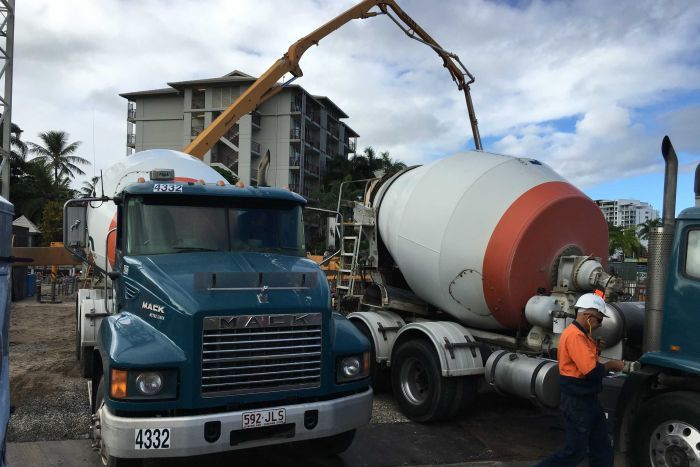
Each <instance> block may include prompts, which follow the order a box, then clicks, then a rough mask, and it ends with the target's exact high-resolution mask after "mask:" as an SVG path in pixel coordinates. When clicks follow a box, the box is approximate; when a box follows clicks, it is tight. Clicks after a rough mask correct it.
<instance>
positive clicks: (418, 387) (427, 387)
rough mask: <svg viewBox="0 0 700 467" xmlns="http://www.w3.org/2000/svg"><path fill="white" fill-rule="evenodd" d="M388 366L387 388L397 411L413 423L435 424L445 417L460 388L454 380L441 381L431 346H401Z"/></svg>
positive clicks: (421, 342)
mask: <svg viewBox="0 0 700 467" xmlns="http://www.w3.org/2000/svg"><path fill="white" fill-rule="evenodd" d="M393 360H394V361H393V362H392V364H391V385H392V389H393V391H394V397H395V398H396V399H397V402H398V403H399V407H400V409H401V412H402V413H403V414H404V415H406V417H408V418H410V419H411V420H413V421H416V422H435V421H439V420H443V419H445V418H447V417H449V416H450V415H451V414H452V413H454V412H455V411H456V410H455V409H456V407H458V406H459V405H461V404H457V403H456V395H457V392H458V389H459V387H458V386H460V385H459V382H458V381H457V379H456V378H445V377H443V376H442V372H441V371H440V360H439V358H438V356H437V354H436V353H435V349H434V348H433V346H432V344H431V343H430V342H428V341H426V340H422V339H413V340H409V341H406V342H404V343H402V344H401V345H400V346H399V347H398V349H396V352H395V353H394V357H393Z"/></svg>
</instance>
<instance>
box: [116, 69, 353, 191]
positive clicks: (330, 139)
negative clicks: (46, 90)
mask: <svg viewBox="0 0 700 467" xmlns="http://www.w3.org/2000/svg"><path fill="white" fill-rule="evenodd" d="M255 79H256V78H255V77H253V76H250V75H248V74H245V73H243V72H240V71H237V70H236V71H233V72H231V73H229V74H227V75H225V76H223V77H220V78H210V79H200V80H193V81H182V82H177V83H168V86H169V87H168V88H165V89H155V90H151V91H138V92H129V93H124V94H120V96H122V97H124V98H126V99H128V101H129V106H128V114H127V137H126V146H127V155H128V154H131V153H133V152H134V151H143V150H145V149H155V148H162V149H175V150H182V148H184V147H185V146H187V145H188V144H189V143H190V142H191V141H192V140H193V139H194V138H195V137H196V136H197V135H198V134H199V133H200V132H201V131H202V130H203V129H204V128H205V127H206V126H207V125H209V124H210V123H211V122H212V121H213V120H214V119H216V117H218V116H219V115H220V114H221V112H222V111H224V110H225V109H226V108H227V107H228V106H229V105H230V104H231V103H232V102H234V101H235V100H236V99H237V98H238V96H240V95H241V94H242V93H243V92H244V91H245V89H247V88H248V87H249V86H250V85H251V84H253V82H255ZM346 118H348V116H347V115H346V114H345V112H343V110H342V109H340V107H338V106H337V105H336V104H335V103H334V102H333V101H331V100H330V99H329V98H328V97H325V96H314V95H312V94H310V93H308V92H307V91H306V90H305V89H304V88H302V87H301V86H297V85H289V86H286V87H284V89H282V91H281V92H279V93H278V94H276V95H275V96H273V97H271V98H270V99H268V100H267V101H265V102H264V103H263V104H262V105H260V107H259V108H258V109H257V110H256V111H255V112H252V113H250V114H248V115H244V116H243V117H242V118H241V119H240V120H239V121H238V123H237V124H235V125H234V126H233V128H231V129H230V130H229V131H228V133H227V134H226V135H224V137H222V138H221V139H220V140H219V142H217V144H216V145H215V146H214V147H213V148H212V149H211V151H209V152H208V153H207V154H206V155H205V156H204V162H206V163H208V164H210V165H213V166H216V165H219V166H222V165H223V166H225V167H226V168H227V169H229V170H231V171H232V172H234V173H235V174H236V175H237V176H238V177H239V178H240V180H241V181H243V182H244V183H245V184H246V185H256V184H257V182H258V167H260V162H261V160H262V158H263V157H264V156H265V154H266V152H267V151H269V152H270V165H269V167H268V169H267V178H266V180H267V183H268V184H269V185H271V186H277V187H284V186H288V187H289V189H290V190H292V191H295V192H297V193H299V194H301V195H303V196H305V197H307V198H309V197H310V196H311V194H312V193H313V192H314V191H315V190H317V189H318V188H319V187H320V183H321V180H322V178H323V175H324V174H325V171H326V165H327V163H328V161H329V160H331V159H332V158H336V157H342V158H345V159H347V158H348V156H349V154H353V153H354V152H355V147H356V142H357V137H358V136H359V135H358V134H357V133H355V132H354V131H353V130H352V128H350V127H349V126H348V125H347V124H345V123H344V122H343V121H341V120H342V119H346Z"/></svg>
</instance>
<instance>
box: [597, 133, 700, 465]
mask: <svg viewBox="0 0 700 467" xmlns="http://www.w3.org/2000/svg"><path fill="white" fill-rule="evenodd" d="M662 153H663V156H664V159H665V161H666V178H665V188H664V206H663V226H662V227H659V228H657V229H656V230H655V231H654V232H652V234H651V236H650V241H649V258H648V271H647V277H648V289H647V301H646V310H645V325H644V352H643V353H642V355H641V358H639V366H636V365H635V366H634V367H633V369H632V371H631V372H630V373H629V374H628V375H627V376H626V377H621V378H619V383H620V384H616V383H615V379H611V380H609V383H611V384H608V385H606V386H607V387H606V391H604V396H605V394H606V392H607V393H608V394H611V393H612V394H615V395H616V397H614V398H609V399H608V403H609V405H608V408H609V410H608V412H609V413H610V414H611V417H610V422H611V424H612V425H614V437H615V445H616V447H617V450H618V452H619V453H622V454H628V455H627V456H625V455H621V456H620V460H621V461H622V460H625V461H627V464H628V465H632V466H656V467H658V466H674V467H675V466H694V465H700V339H699V338H698V329H700V327H699V322H698V311H697V308H698V306H699V304H700V203H698V201H699V200H700V170H698V171H696V177H695V197H696V206H695V207H691V208H688V209H685V210H684V211H682V212H681V213H680V215H679V216H678V218H675V198H676V174H677V167H678V162H677V158H676V154H675V151H674V150H673V146H672V145H671V142H670V140H669V139H668V137H666V138H664V141H663V144H662ZM612 386H618V391H619V392H618V391H615V390H614V388H612V390H611V387H612ZM616 465H617V464H616Z"/></svg>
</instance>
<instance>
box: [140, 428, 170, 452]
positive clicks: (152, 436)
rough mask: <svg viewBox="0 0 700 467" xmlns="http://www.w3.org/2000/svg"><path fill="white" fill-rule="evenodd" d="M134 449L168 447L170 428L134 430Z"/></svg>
mask: <svg viewBox="0 0 700 467" xmlns="http://www.w3.org/2000/svg"><path fill="white" fill-rule="evenodd" d="M134 449H137V450H138V449H170V428H139V429H137V430H135V438H134Z"/></svg>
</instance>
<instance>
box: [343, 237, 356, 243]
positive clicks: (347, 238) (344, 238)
mask: <svg viewBox="0 0 700 467" xmlns="http://www.w3.org/2000/svg"><path fill="white" fill-rule="evenodd" d="M343 240H347V241H350V240H353V241H355V242H356V241H357V237H356V236H355V237H343Z"/></svg>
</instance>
